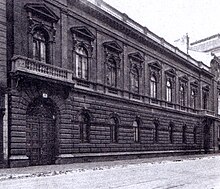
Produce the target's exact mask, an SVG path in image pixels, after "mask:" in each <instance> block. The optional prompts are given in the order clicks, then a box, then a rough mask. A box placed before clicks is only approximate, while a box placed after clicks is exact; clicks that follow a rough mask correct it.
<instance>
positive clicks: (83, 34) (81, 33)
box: [70, 26, 95, 41]
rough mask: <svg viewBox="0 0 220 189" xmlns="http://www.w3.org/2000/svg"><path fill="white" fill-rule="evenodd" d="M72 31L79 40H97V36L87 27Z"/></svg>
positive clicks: (75, 28) (73, 28) (74, 28)
mask: <svg viewBox="0 0 220 189" xmlns="http://www.w3.org/2000/svg"><path fill="white" fill-rule="evenodd" d="M70 30H71V32H72V33H73V34H75V35H76V36H77V37H79V38H84V39H86V40H88V41H94V40H95V35H94V34H93V33H92V32H91V31H90V30H89V29H88V28H87V27H85V26H77V27H72V28H71V29H70Z"/></svg>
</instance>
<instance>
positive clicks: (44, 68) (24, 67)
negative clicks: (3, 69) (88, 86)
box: [11, 56, 73, 83]
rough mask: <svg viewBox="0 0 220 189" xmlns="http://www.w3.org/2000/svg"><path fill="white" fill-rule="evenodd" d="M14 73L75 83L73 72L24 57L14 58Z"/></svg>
mask: <svg viewBox="0 0 220 189" xmlns="http://www.w3.org/2000/svg"><path fill="white" fill-rule="evenodd" d="M11 71H12V72H14V73H15V72H17V71H19V72H23V73H30V74H34V75H37V76H42V77H45V78H50V79H54V80H60V81H63V82H68V83H73V80H72V77H73V74H72V72H71V71H69V70H66V69H63V68H60V67H57V66H54V65H50V64H46V63H44V62H40V61H37V60H33V59H30V58H27V57H23V56H14V57H13V58H12V70H11Z"/></svg>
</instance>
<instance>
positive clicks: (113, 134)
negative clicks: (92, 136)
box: [110, 117, 119, 143]
mask: <svg viewBox="0 0 220 189" xmlns="http://www.w3.org/2000/svg"><path fill="white" fill-rule="evenodd" d="M110 139H111V142H112V143H118V141H119V121H118V119H117V118H116V117H111V118H110Z"/></svg>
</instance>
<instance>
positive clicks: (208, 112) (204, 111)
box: [200, 110, 215, 117]
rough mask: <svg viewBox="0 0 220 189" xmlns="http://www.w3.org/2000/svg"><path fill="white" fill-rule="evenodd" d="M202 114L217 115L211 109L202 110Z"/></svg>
mask: <svg viewBox="0 0 220 189" xmlns="http://www.w3.org/2000/svg"><path fill="white" fill-rule="evenodd" d="M200 114H201V115H204V116H212V117H213V116H215V112H214V111H211V110H200Z"/></svg>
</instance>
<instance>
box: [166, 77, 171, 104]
mask: <svg viewBox="0 0 220 189" xmlns="http://www.w3.org/2000/svg"><path fill="white" fill-rule="evenodd" d="M166 95H167V96H166V97H167V101H168V102H171V101H172V88H171V83H170V81H169V80H168V81H167V86H166Z"/></svg>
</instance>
